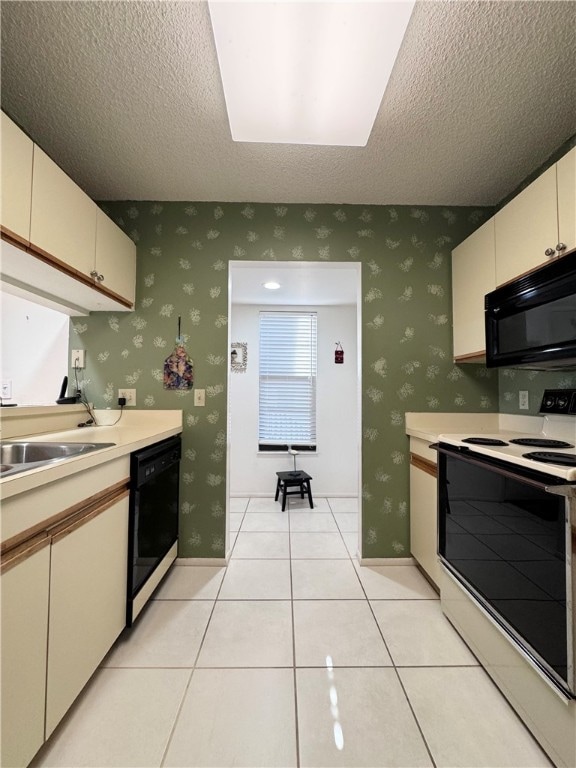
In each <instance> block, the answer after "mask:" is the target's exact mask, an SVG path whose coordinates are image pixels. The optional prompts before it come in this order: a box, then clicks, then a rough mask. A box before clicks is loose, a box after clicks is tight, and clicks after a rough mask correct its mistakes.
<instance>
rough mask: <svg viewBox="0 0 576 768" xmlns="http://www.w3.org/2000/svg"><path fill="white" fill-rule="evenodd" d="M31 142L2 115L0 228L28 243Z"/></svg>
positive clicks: (30, 194)
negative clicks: (0, 224)
mask: <svg viewBox="0 0 576 768" xmlns="http://www.w3.org/2000/svg"><path fill="white" fill-rule="evenodd" d="M33 146H34V145H33V144H32V140H31V139H29V138H28V136H26V134H25V133H24V132H23V131H21V130H20V128H18V126H17V125H16V124H15V123H13V122H12V120H10V118H9V117H7V116H6V115H5V114H4V113H3V112H2V226H3V227H5V228H6V229H9V230H10V232H11V233H13V234H14V235H18V237H19V238H22V240H23V241H24V242H25V243H28V241H29V240H30V201H31V199H32V151H33Z"/></svg>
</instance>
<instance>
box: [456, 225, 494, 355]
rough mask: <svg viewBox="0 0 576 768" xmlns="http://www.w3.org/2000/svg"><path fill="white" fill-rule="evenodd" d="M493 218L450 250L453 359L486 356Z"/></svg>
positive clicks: (492, 266) (492, 254)
mask: <svg viewBox="0 0 576 768" xmlns="http://www.w3.org/2000/svg"><path fill="white" fill-rule="evenodd" d="M494 233H495V222H494V217H493V218H491V219H489V220H488V221H487V222H485V223H484V224H483V225H482V226H481V227H480V229H477V230H476V232H473V233H472V234H471V235H470V237H468V238H467V239H466V240H464V242H463V243H461V244H460V245H459V246H458V247H457V248H455V249H454V250H453V251H452V311H453V323H454V329H453V331H454V358H455V359H457V358H466V357H468V358H470V357H479V356H483V355H485V354H486V336H485V332H484V296H485V295H486V294H487V293H489V292H490V291H493V290H494V288H495V287H496V251H495V244H494Z"/></svg>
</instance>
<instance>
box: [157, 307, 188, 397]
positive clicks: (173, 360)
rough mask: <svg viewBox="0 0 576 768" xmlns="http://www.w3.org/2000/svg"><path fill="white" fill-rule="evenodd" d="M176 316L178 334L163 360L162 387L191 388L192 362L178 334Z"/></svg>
mask: <svg viewBox="0 0 576 768" xmlns="http://www.w3.org/2000/svg"><path fill="white" fill-rule="evenodd" d="M180 320H181V318H180V317H179V318H178V336H177V337H176V346H175V347H174V350H173V352H172V354H171V355H170V356H169V357H167V358H166V360H164V389H192V387H193V385H194V367H193V362H192V359H191V358H190V356H189V355H188V352H187V351H186V347H185V346H184V340H183V339H182V336H181V335H180Z"/></svg>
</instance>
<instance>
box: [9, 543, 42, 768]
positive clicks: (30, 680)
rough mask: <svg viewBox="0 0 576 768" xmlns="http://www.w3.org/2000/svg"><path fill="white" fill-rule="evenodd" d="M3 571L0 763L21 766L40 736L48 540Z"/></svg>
mask: <svg viewBox="0 0 576 768" xmlns="http://www.w3.org/2000/svg"><path fill="white" fill-rule="evenodd" d="M39 546H40V547H41V548H40V549H38V544H36V545H32V546H31V547H30V549H29V550H28V551H26V552H23V553H21V555H20V557H19V558H15V561H16V560H17V559H18V560H19V562H14V564H13V565H8V566H7V568H6V570H5V572H4V573H2V576H1V577H0V579H1V589H2V648H1V659H2V747H1V760H0V764H1V765H5V766H26V765H28V763H29V762H30V761H31V760H32V758H33V757H34V755H35V754H36V752H37V751H38V750H39V749H40V747H41V746H42V743H43V741H44V706H45V699H46V643H47V639H48V600H49V596H48V590H49V583H50V546H49V540H48V539H46V540H45V542H41V543H40V545H39Z"/></svg>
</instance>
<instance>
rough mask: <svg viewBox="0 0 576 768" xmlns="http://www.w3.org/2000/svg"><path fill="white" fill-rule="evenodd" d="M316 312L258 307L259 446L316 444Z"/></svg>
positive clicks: (301, 447) (275, 447)
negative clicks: (284, 310) (261, 310)
mask: <svg viewBox="0 0 576 768" xmlns="http://www.w3.org/2000/svg"><path fill="white" fill-rule="evenodd" d="M316 327H317V323H316V312H260V397H259V405H260V410H259V425H258V443H259V449H260V450H287V449H288V447H289V446H290V447H292V446H293V447H294V448H297V449H298V450H312V451H313V450H315V449H316V370H317V340H316V336H317V331H316Z"/></svg>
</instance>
